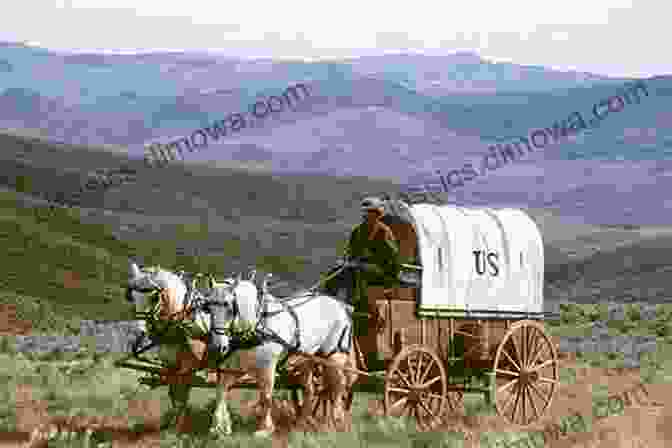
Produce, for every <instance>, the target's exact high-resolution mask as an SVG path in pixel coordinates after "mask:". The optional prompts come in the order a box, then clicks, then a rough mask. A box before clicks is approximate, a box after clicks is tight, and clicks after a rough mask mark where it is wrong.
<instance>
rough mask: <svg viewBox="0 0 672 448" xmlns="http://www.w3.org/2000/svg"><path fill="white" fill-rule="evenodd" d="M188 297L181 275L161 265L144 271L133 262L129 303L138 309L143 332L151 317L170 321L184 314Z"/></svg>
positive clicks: (127, 289) (129, 286) (128, 289)
mask: <svg viewBox="0 0 672 448" xmlns="http://www.w3.org/2000/svg"><path fill="white" fill-rule="evenodd" d="M186 295H187V287H186V285H185V284H184V281H183V280H182V279H181V278H180V277H179V276H178V275H176V274H174V273H172V272H170V271H167V270H165V269H162V268H161V267H158V266H155V267H148V268H143V269H141V268H139V267H138V265H137V264H135V263H131V265H130V270H129V279H128V285H127V287H126V301H127V302H129V303H131V304H133V305H134V306H135V312H136V317H137V318H138V319H140V320H141V321H142V323H141V324H140V325H141V327H142V328H143V329H145V325H144V324H145V323H146V322H145V319H147V318H148V317H149V315H150V314H151V315H155V316H156V317H159V318H167V317H170V316H171V315H174V314H175V313H179V312H181V311H183V310H184V307H185V298H186Z"/></svg>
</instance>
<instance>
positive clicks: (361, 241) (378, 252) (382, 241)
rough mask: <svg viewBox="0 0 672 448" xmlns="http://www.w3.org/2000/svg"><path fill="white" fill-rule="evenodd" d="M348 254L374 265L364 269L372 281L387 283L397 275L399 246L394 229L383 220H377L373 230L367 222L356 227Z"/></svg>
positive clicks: (351, 235)
mask: <svg viewBox="0 0 672 448" xmlns="http://www.w3.org/2000/svg"><path fill="white" fill-rule="evenodd" d="M346 254H347V255H348V256H349V257H350V258H354V259H361V260H362V261H364V262H366V263H369V264H372V265H374V266H371V267H370V268H369V269H364V272H365V274H368V275H366V277H367V278H369V279H370V280H371V281H374V282H376V283H378V282H381V281H385V282H386V283H387V281H391V280H393V279H396V277H397V271H398V266H399V259H398V258H399V246H398V244H397V241H396V239H395V237H394V234H393V233H392V230H391V229H390V228H389V227H388V226H387V225H386V224H384V223H383V222H381V221H378V222H376V224H375V226H374V227H373V229H372V231H371V232H369V226H368V224H367V223H366V222H363V223H361V224H359V225H358V226H357V227H355V228H354V229H353V231H352V233H351V234H350V241H349V244H348V248H347V253H346Z"/></svg>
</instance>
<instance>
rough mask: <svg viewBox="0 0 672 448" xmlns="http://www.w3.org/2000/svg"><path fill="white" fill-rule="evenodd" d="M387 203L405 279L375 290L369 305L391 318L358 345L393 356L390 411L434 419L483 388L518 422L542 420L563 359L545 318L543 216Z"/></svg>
mask: <svg viewBox="0 0 672 448" xmlns="http://www.w3.org/2000/svg"><path fill="white" fill-rule="evenodd" d="M386 208H387V211H386V216H385V217H384V218H383V221H384V222H385V223H386V224H388V225H389V227H390V228H391V229H392V232H393V233H394V235H395V237H396V238H397V239H398V241H399V245H400V254H401V257H402V262H403V266H404V270H403V272H402V273H401V275H400V279H401V283H400V284H399V285H398V287H396V288H392V289H383V287H374V286H371V287H370V288H369V291H368V306H369V310H370V311H372V310H373V311H374V312H375V313H377V314H379V315H380V316H382V317H383V320H382V321H383V322H384V324H383V325H381V326H380V327H379V329H378V331H377V333H376V334H370V335H369V336H365V337H361V338H360V339H359V340H358V341H357V342H358V343H357V344H356V345H357V346H358V349H359V350H361V351H362V352H364V351H369V350H374V351H377V352H378V353H381V354H382V355H383V358H384V359H385V364H386V372H385V392H384V393H385V396H384V405H385V409H386V413H387V414H388V415H407V416H410V417H415V418H416V419H417V420H418V421H419V422H421V423H430V422H432V421H436V420H437V419H438V417H440V416H441V415H442V414H443V412H444V411H445V410H446V409H451V410H453V411H456V410H457V409H458V408H459V407H460V406H461V405H462V400H463V395H464V393H465V392H481V393H483V394H484V395H485V398H486V400H487V401H488V402H494V404H495V407H496V410H497V412H498V413H499V414H500V415H501V416H503V417H504V418H506V419H507V420H508V421H510V422H512V423H516V424H522V425H527V424H530V423H532V422H534V421H536V420H537V419H539V418H540V417H541V416H542V415H543V414H544V412H545V411H546V410H547V409H548V406H549V405H550V403H551V400H552V398H553V395H554V392H555V387H556V385H557V382H558V363H557V356H556V351H555V347H554V345H553V344H552V342H551V340H550V338H549V337H548V336H547V335H546V333H545V331H544V327H543V325H542V320H543V317H544V313H543V277H544V275H543V274H544V254H543V242H542V238H541V234H540V232H539V229H538V227H537V225H536V224H535V222H534V221H533V220H532V219H531V218H530V217H529V216H528V215H527V214H526V213H525V212H523V211H521V210H515V209H489V208H465V207H458V206H452V205H442V206H437V205H432V204H414V205H408V204H406V203H404V202H402V201H392V200H390V201H387V205H386ZM370 333H373V332H370ZM360 359H363V358H362V357H360ZM360 362H363V361H360ZM362 368H363V370H366V367H365V366H363V367H362Z"/></svg>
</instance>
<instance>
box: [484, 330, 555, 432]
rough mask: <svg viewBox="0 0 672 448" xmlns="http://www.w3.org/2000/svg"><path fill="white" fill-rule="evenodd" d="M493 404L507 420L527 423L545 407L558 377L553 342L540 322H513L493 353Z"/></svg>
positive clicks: (537, 417) (520, 423)
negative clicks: (494, 382) (494, 384)
mask: <svg viewBox="0 0 672 448" xmlns="http://www.w3.org/2000/svg"><path fill="white" fill-rule="evenodd" d="M494 369H495V381H496V390H495V407H496V408H497V413H498V414H499V415H501V416H503V417H504V418H505V419H506V420H507V421H508V422H509V423H513V424H519V425H529V424H531V423H533V422H535V421H537V420H538V419H539V418H540V417H541V416H542V415H544V413H545V412H546V410H547V409H548V407H549V406H550V404H551V401H552V399H553V395H554V394H555V389H556V386H557V384H558V381H559V374H558V357H557V354H556V352H555V346H554V345H553V342H552V341H551V339H550V338H549V337H548V336H547V335H546V333H545V332H544V327H543V325H542V324H541V323H539V322H535V321H532V320H522V321H519V322H516V323H515V324H514V325H513V326H512V327H511V328H510V329H509V331H507V332H506V334H505V335H504V337H503V339H502V342H501V343H500V345H499V347H498V348H497V353H496V354H495V362H494Z"/></svg>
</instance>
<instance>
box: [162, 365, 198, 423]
mask: <svg viewBox="0 0 672 448" xmlns="http://www.w3.org/2000/svg"><path fill="white" fill-rule="evenodd" d="M175 379H176V381H173V382H171V384H170V385H169V386H168V396H169V397H170V401H171V405H172V407H173V408H172V409H171V411H170V412H169V413H168V415H167V416H165V417H166V418H165V419H163V421H162V422H161V429H166V428H167V427H169V426H172V425H173V424H175V425H176V426H178V427H179V426H181V425H182V423H183V422H184V418H185V417H186V413H187V409H188V404H189V393H190V392H191V386H190V385H189V384H181V383H182V381H183V380H182V378H179V377H177V378H175Z"/></svg>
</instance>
